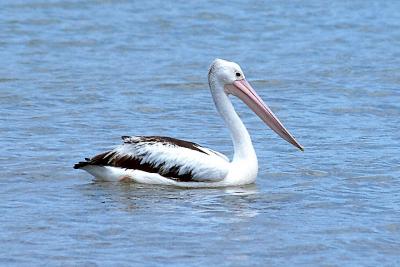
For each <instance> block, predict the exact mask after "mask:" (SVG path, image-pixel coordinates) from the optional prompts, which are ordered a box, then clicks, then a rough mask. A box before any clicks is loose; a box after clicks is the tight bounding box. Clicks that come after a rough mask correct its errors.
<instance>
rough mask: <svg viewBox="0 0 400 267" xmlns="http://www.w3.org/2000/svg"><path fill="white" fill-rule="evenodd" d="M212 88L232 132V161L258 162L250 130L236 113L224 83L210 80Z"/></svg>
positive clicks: (216, 104)
mask: <svg viewBox="0 0 400 267" xmlns="http://www.w3.org/2000/svg"><path fill="white" fill-rule="evenodd" d="M210 89H211V94H212V96H213V100H214V103H215V106H216V108H217V110H218V112H219V114H220V115H221V117H222V118H223V120H224V121H225V124H226V126H228V128H229V131H230V133H231V137H232V141H233V147H234V155H233V160H232V162H241V161H243V160H246V161H247V160H249V161H253V162H254V161H255V162H256V161H257V157H256V153H255V151H254V148H253V144H252V143H251V138H250V135H249V132H248V131H247V129H246V127H245V126H244V124H243V122H242V120H241V119H240V118H239V115H238V114H237V113H236V111H235V109H234V107H233V105H232V102H231V101H230V100H229V97H228V96H227V95H226V93H225V92H224V88H223V85H221V84H219V83H218V82H216V81H210Z"/></svg>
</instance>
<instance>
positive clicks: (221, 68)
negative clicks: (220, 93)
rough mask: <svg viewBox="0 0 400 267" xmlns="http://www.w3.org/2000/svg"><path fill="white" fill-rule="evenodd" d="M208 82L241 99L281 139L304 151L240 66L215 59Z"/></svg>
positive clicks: (211, 85)
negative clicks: (247, 79)
mask: <svg viewBox="0 0 400 267" xmlns="http://www.w3.org/2000/svg"><path fill="white" fill-rule="evenodd" d="M208 80H209V83H210V87H214V88H215V87H218V86H216V84H215V83H218V84H219V85H220V86H219V87H220V88H223V90H224V92H225V94H227V95H230V94H231V95H234V96H236V97H238V98H239V99H241V100H242V101H243V102H244V103H246V105H247V106H248V107H249V108H251V109H252V110H253V111H254V112H255V113H256V114H257V115H258V117H260V119H262V120H263V121H264V122H265V123H266V124H267V125H268V126H269V127H270V128H271V129H272V130H274V131H275V132H276V133H277V134H278V135H279V136H280V137H282V138H283V139H285V140H286V141H288V142H289V143H291V144H292V145H294V146H295V147H297V148H299V149H300V150H302V151H303V150H304V149H303V146H302V145H300V144H299V143H298V142H297V140H296V139H295V138H294V137H293V136H292V135H291V134H290V133H289V131H288V130H287V129H286V128H285V126H283V124H282V123H281V122H280V121H279V119H278V118H277V117H276V116H275V114H274V113H273V112H272V111H271V109H270V108H269V107H268V106H267V105H266V104H265V103H264V101H263V100H262V99H261V98H260V97H259V96H258V94H257V93H256V91H255V90H254V89H253V87H251V85H250V84H249V83H248V82H247V81H246V79H245V76H244V73H243V71H242V69H241V68H240V66H239V65H238V64H236V63H235V62H230V61H227V60H223V59H215V60H214V61H213V63H212V64H211V67H210V71H209V73H208ZM221 90H222V89H221Z"/></svg>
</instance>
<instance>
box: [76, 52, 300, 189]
mask: <svg viewBox="0 0 400 267" xmlns="http://www.w3.org/2000/svg"><path fill="white" fill-rule="evenodd" d="M208 80H209V86H210V90H211V94H212V96H213V100H214V103H215V106H216V108H217V110H218V112H219V114H220V115H221V117H222V118H223V120H224V122H225V124H226V126H227V127H228V128H229V130H230V133H231V137H232V141H233V145H234V156H233V159H232V161H229V159H228V158H227V157H226V156H224V155H222V154H221V153H218V152H216V151H213V150H211V149H209V148H205V147H202V146H200V145H198V144H195V143H192V142H188V141H183V140H178V139H174V138H170V137H160V136H131V137H129V136H123V137H122V138H123V141H124V142H123V144H122V145H120V146H118V147H116V148H115V149H113V150H111V151H108V152H105V153H102V154H99V155H97V156H95V157H93V158H92V159H86V161H84V162H79V163H77V164H75V166H74V168H77V169H83V170H85V171H87V172H89V173H90V174H92V175H93V176H95V177H96V178H98V179H101V180H106V181H121V180H132V181H134V182H137V183H145V184H164V185H175V186H183V187H204V186H207V187H217V186H235V185H244V184H249V183H253V182H254V181H255V179H256V177H257V171H258V163H257V156H256V153H255V151H254V148H253V145H252V142H251V138H250V135H249V133H248V131H247V129H246V127H245V126H244V124H243V123H242V121H241V120H240V118H239V116H238V115H237V113H236V112H235V109H234V107H233V105H232V103H231V101H230V100H229V97H228V95H229V94H233V95H235V96H237V97H239V98H241V99H242V100H243V101H244V102H245V103H246V104H247V105H248V106H249V107H250V108H251V109H253V111H254V112H255V113H256V114H257V115H258V116H259V117H260V118H261V119H262V120H263V121H264V122H265V123H267V124H268V125H269V126H270V127H271V128H272V129H273V130H274V131H276V132H277V133H278V134H279V135H280V136H281V137H282V138H284V139H285V140H287V141H288V142H290V143H292V144H293V145H295V146H297V147H298V148H300V149H302V147H301V145H300V144H298V143H297V141H296V140H295V139H294V137H293V136H292V135H291V134H290V133H289V132H288V131H287V130H286V129H285V128H284V127H283V125H282V124H281V123H280V122H279V120H278V119H277V118H276V117H275V115H274V114H273V113H272V111H271V110H270V109H269V108H268V107H267V106H266V105H265V104H264V102H262V100H261V98H260V97H259V96H258V95H257V94H256V93H255V91H254V89H252V87H251V86H250V84H248V83H247V81H246V80H245V78H244V74H243V72H242V70H241V69H240V67H239V65H237V64H236V63H233V62H229V61H225V60H221V59H216V60H215V61H214V62H213V64H212V65H211V67H210V71H209V75H208Z"/></svg>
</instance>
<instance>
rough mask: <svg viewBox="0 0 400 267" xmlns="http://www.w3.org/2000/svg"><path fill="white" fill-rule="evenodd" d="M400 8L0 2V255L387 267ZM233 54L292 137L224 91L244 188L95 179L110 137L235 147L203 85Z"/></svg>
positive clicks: (396, 225)
mask: <svg viewBox="0 0 400 267" xmlns="http://www.w3.org/2000/svg"><path fill="white" fill-rule="evenodd" d="M399 9H400V2H398V1H384V2H383V1H375V2H370V1H361V0H360V1H352V2H351V3H347V2H345V1H335V2H334V3H328V2H323V3H322V2H320V1H302V2H293V1H268V2H267V3H263V2H260V1H253V2H248V3H244V2H236V1H228V2H223V1H213V2H200V1H199V2H198V3H187V2H186V1H174V2H173V3H172V2H171V3H165V2H164V1H148V2H146V3H144V1H141V2H137V3H135V2H131V1H111V0H110V1H36V0H35V1H1V2H0V28H1V31H0V58H1V68H0V118H1V124H0V132H1V138H0V147H1V153H0V162H1V165H0V166H1V167H0V168H1V172H0V183H1V186H0V211H1V218H0V243H1V244H2V246H1V247H2V249H1V250H0V265H4V266H9V265H18V266H20V265H25V266H32V265H41V264H43V263H46V264H47V265H51V266H54V265H56V266H58V265H63V266H64V265H66V266H70V265H83V266H96V265H98V266H105V265H118V266H131V265H151V266H165V265H171V266H204V265H206V264H207V265H210V266H214V265H222V266H252V265H258V266H265V265H269V266H290V265H292V266H294V265H295V266H297V265H307V266H309V265H324V266H353V265H364V266H377V265H380V266H394V265H400V256H399V251H400V213H399V212H400V193H399V192H400V190H399V188H400V181H399V178H400V164H399V141H398V140H399V137H400V134H399V130H398V127H399V124H400V104H399V99H400V98H399V97H400V93H399V91H398V88H399V84H400V67H399V66H400V64H399V58H400V49H399V45H398V44H399V41H400V13H399V12H398V10H399ZM215 57H220V58H225V59H230V60H234V61H237V62H239V63H240V64H241V65H242V68H243V69H244V71H245V73H246V76H247V77H248V80H249V81H250V82H251V83H252V85H253V87H254V88H255V89H256V90H257V91H258V92H259V94H260V95H261V96H262V97H263V98H264V99H265V101H266V102H267V103H268V104H269V105H270V106H271V108H272V109H273V110H274V111H275V112H276V113H277V115H279V117H280V118H281V120H282V121H283V122H284V123H285V125H286V126H287V127H288V129H289V130H290V131H291V132H292V133H294V135H295V136H296V137H297V138H298V140H299V141H300V142H301V143H302V144H303V145H304V146H305V152H304V153H301V152H299V151H297V150H295V149H294V148H293V147H292V146H290V145H289V144H287V143H286V142H284V141H283V140H282V139H280V138H279V137H277V136H276V134H275V133H273V132H272V131H271V130H269V129H268V128H267V127H266V126H264V125H263V124H262V123H261V122H260V120H259V119H258V118H257V117H256V116H255V115H253V114H252V113H251V112H250V111H249V110H248V109H247V108H246V106H245V105H244V104H242V103H240V102H239V101H236V100H235V101H234V104H235V106H236V107H237V110H238V112H239V113H240V115H241V116H242V118H243V120H244V121H245V123H246V125H247V127H248V128H249V131H250V133H251V134H252V137H253V141H254V145H255V147H256V151H257V154H258V157H259V165H260V171H259V176H258V178H257V182H256V184H254V185H250V186H246V187H240V188H226V189H196V190H183V189H177V188H170V187H161V186H143V185H135V184H126V183H122V184H110V183H99V182H95V181H93V180H92V179H91V177H90V176H89V175H87V174H86V173H84V172H81V171H77V170H73V169H72V165H73V164H74V163H75V162H77V161H79V160H81V159H82V158H84V157H88V156H92V155H94V154H96V153H99V152H102V151H104V150H106V149H108V148H110V147H113V146H114V145H116V144H119V143H120V142H121V140H120V136H121V135H152V134H157V135H167V136H173V137H176V138H183V139H189V140H192V141H195V142H198V143H200V144H203V145H206V146H210V147H212V148H213V149H216V150H218V151H221V152H223V153H226V154H227V155H231V153H232V148H231V142H230V140H229V135H228V132H227V130H226V129H225V128H224V127H223V125H222V121H221V119H220V118H219V117H218V116H217V115H216V111H215V109H214V107H213V105H212V101H211V97H210V95H209V91H208V89H207V83H206V82H207V79H206V77H207V76H206V75H207V68H208V65H209V64H210V62H211V61H212V60H213V59H214V58H215Z"/></svg>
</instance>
